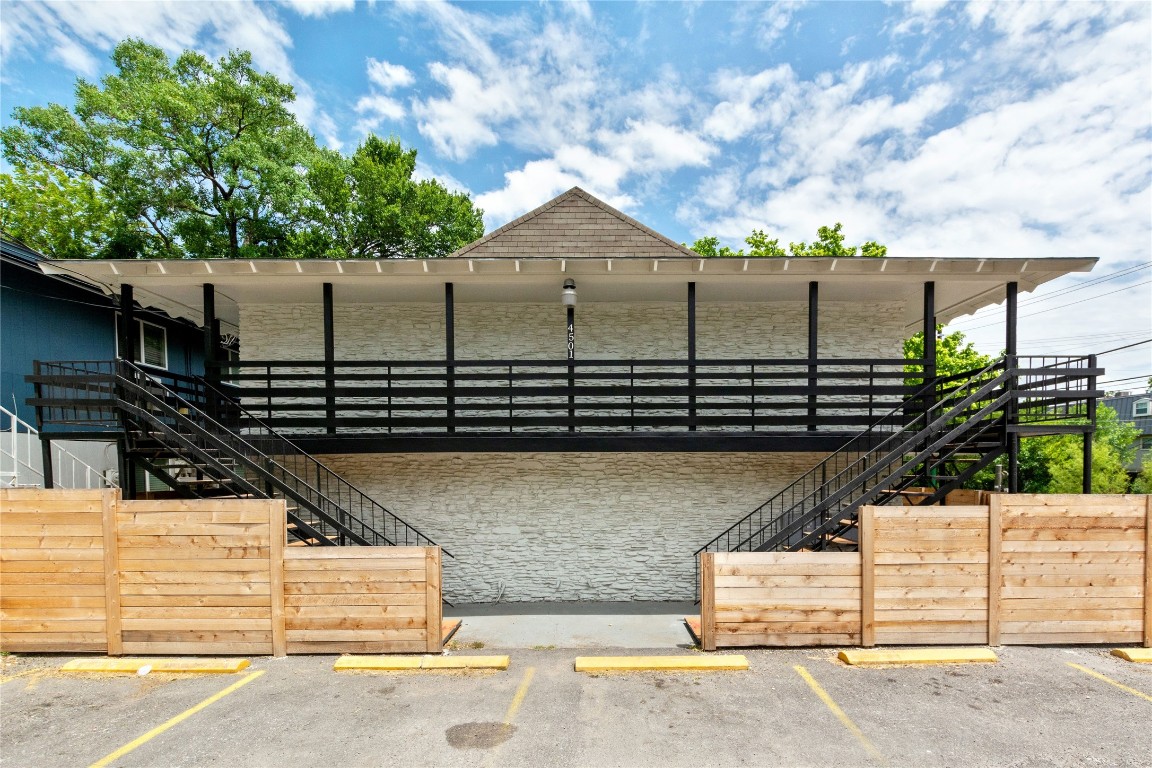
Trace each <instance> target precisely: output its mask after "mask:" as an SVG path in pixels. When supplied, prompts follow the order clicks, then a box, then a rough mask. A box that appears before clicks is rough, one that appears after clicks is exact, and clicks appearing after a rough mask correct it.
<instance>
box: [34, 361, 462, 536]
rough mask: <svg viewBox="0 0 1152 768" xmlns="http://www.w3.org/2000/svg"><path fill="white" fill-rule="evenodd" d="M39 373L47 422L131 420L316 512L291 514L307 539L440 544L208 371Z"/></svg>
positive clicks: (262, 490) (248, 483) (251, 489)
mask: <svg viewBox="0 0 1152 768" xmlns="http://www.w3.org/2000/svg"><path fill="white" fill-rule="evenodd" d="M29 379H30V380H32V381H34V382H35V383H36V384H37V397H36V398H33V399H32V400H31V401H30V402H31V403H32V404H33V405H35V406H36V408H37V414H38V419H39V420H40V422H41V428H43V424H44V423H46V422H55V423H60V424H69V425H83V426H89V427H91V426H104V427H113V426H116V427H121V426H122V424H121V421H122V419H123V418H124V417H128V418H129V419H130V420H131V421H132V422H133V424H135V425H136V426H137V427H138V428H140V429H142V430H146V431H147V432H148V434H149V435H151V436H152V437H154V438H155V439H157V440H158V441H159V442H160V443H161V444H163V445H164V446H165V447H166V449H167V450H170V451H171V452H172V453H174V454H176V455H178V456H180V457H181V458H182V459H183V460H185V461H188V462H189V463H193V464H195V465H197V466H198V467H201V468H202V469H203V470H204V471H205V472H206V474H208V475H210V476H211V477H212V479H214V480H217V481H219V482H220V483H221V484H224V485H227V486H230V487H232V488H234V489H235V490H236V491H238V492H241V493H246V494H250V495H254V496H260V497H265V498H268V497H272V496H274V495H280V496H283V497H285V498H287V499H289V501H291V502H294V503H295V504H297V505H299V507H300V508H301V509H306V510H307V511H308V512H309V513H311V516H312V517H313V518H315V519H313V520H311V521H310V520H306V519H305V517H304V516H303V515H297V514H293V513H292V512H291V511H290V512H289V516H290V518H292V520H293V522H295V523H296V528H295V530H294V533H295V535H296V536H297V538H300V539H302V540H304V541H307V542H309V543H316V544H332V543H354V544H384V545H401V546H437V545H436V544H435V542H433V541H432V540H431V539H429V538H428V537H427V536H425V535H424V534H423V533H421V532H420V531H419V530H417V529H416V528H414V527H413V526H411V525H409V524H407V523H406V522H404V521H403V520H401V519H400V518H399V517H397V516H396V515H394V514H393V513H392V512H390V511H389V510H387V509H386V508H385V507H383V506H382V505H380V504H379V503H378V502H376V501H375V500H373V499H372V498H371V497H369V496H367V494H365V493H363V492H362V491H360V490H359V489H357V488H356V487H355V486H353V485H352V484H351V483H348V482H347V481H346V480H344V479H343V478H341V477H340V476H339V475H337V474H336V473H334V472H332V471H331V470H330V469H328V468H327V467H325V466H324V465H323V464H321V463H320V462H319V461H317V460H316V459H315V458H313V457H312V456H310V455H308V454H307V453H305V452H304V451H302V450H301V449H300V448H299V447H297V446H296V445H295V444H293V443H292V442H291V441H289V440H287V439H286V438H284V437H283V436H281V435H279V434H278V433H276V432H275V431H274V430H272V429H271V428H269V427H268V426H267V425H265V424H264V423H263V422H261V421H260V420H259V419H258V418H256V417H255V416H253V415H252V414H250V413H248V412H247V411H245V410H244V409H243V408H242V407H241V406H240V404H239V403H238V402H237V400H236V397H235V392H231V393H230V392H227V391H225V390H224V389H221V388H216V387H214V386H211V385H209V384H208V382H207V381H205V380H204V379H202V378H200V377H188V376H180V375H178V374H170V373H168V372H166V371H159V370H157V371H152V370H148V369H145V368H142V367H140V366H137V365H135V364H133V363H130V362H128V361H125V360H115V361H78V362H44V363H41V362H38V363H37V364H36V367H35V372H34V375H33V376H30V377H29ZM225 422H227V423H225ZM445 554H447V555H449V557H451V554H450V553H448V552H445Z"/></svg>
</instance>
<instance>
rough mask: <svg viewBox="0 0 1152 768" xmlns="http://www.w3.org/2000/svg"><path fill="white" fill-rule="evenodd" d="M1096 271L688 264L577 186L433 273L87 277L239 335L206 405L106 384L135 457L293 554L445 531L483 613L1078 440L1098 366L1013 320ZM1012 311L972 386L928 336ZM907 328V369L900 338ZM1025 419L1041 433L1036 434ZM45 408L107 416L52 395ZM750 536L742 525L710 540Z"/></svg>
mask: <svg viewBox="0 0 1152 768" xmlns="http://www.w3.org/2000/svg"><path fill="white" fill-rule="evenodd" d="M1094 263H1095V260H1094V259H1042V260H1027V261H1025V260H1019V259H1011V258H973V259H951V260H945V259H917V258H896V257H890V258H885V259H864V258H851V259H834V258H828V259H823V258H812V259H792V258H781V259H754V258H753V259H702V258H700V257H699V256H698V255H697V254H695V253H693V252H692V251H690V250H688V249H686V248H684V247H683V246H681V245H678V244H677V243H675V242H673V241H671V240H669V239H668V238H666V237H664V236H662V235H660V234H658V233H656V232H654V231H652V230H651V229H649V228H648V227H645V226H644V225H643V224H641V223H639V222H637V221H635V220H634V219H632V218H630V217H628V216H626V215H625V214H623V213H621V212H620V211H617V210H615V209H613V208H611V207H610V206H608V205H606V204H605V203H603V202H602V201H600V200H597V199H596V198H595V197H593V196H591V195H589V194H587V193H586V192H584V191H582V190H580V189H572V190H570V191H568V192H566V193H564V194H562V195H560V196H559V197H557V198H556V199H554V200H552V201H550V202H548V203H546V204H545V205H543V206H541V207H540V208H537V209H536V210H534V211H531V212H529V213H527V214H525V215H524V216H522V217H520V218H518V219H516V220H515V221H512V222H510V223H508V224H506V225H505V226H503V227H501V228H499V229H497V230H495V231H494V232H492V233H490V234H488V235H487V236H485V237H483V238H481V239H480V240H478V241H476V242H474V243H472V244H470V245H468V246H466V247H465V248H463V249H461V250H460V251H458V252H457V253H455V254H453V256H452V257H449V258H445V259H436V260H421V259H395V260H378V261H323V260H320V261H272V260H263V261H229V260H208V261H202V260H188V261H179V262H157V261H119V262H118V261H108V262H88V263H85V264H83V265H79V266H77V267H73V268H75V269H78V270H79V271H81V272H82V273H83V275H84V276H85V277H86V278H87V279H88V280H91V281H93V282H94V283H100V284H106V285H108V286H110V288H111V289H112V290H114V291H116V292H118V293H119V294H120V295H121V296H122V297H133V296H135V298H136V299H138V300H139V301H140V302H141V303H143V304H146V305H152V306H161V307H163V306H181V307H193V306H195V305H196V304H197V302H200V306H201V307H202V310H201V311H200V313H199V314H198V316H197V317H198V320H199V322H201V323H202V324H203V325H204V326H205V327H207V328H211V327H212V326H213V322H214V320H219V321H222V322H224V323H227V324H229V325H234V326H235V327H237V328H238V333H239V335H240V338H241V344H240V359H239V360H238V361H229V362H224V361H222V360H221V353H220V351H219V350H218V349H210V350H209V360H208V363H207V367H208V370H209V377H208V379H209V381H208V382H207V388H205V389H202V390H199V389H198V390H197V391H195V392H193V393H191V394H190V395H189V400H188V402H187V403H181V404H179V408H177V407H175V406H173V405H172V404H171V402H170V399H169V401H167V402H166V401H165V399H164V396H162V395H158V394H157V393H156V392H155V391H154V390H150V389H149V388H150V387H153V384H152V383H151V382H144V381H142V380H141V379H140V377H139V376H138V375H137V374H135V373H133V372H132V371H131V370H128V369H122V374H123V375H121V376H120V377H119V378H118V379H117V381H118V382H120V384H118V386H123V387H124V388H125V389H124V391H126V392H128V396H127V397H128V399H129V400H131V401H133V402H137V403H138V405H137V406H136V410H135V411H133V413H132V414H130V415H131V416H132V418H133V419H135V423H137V424H139V425H142V426H139V427H138V431H139V434H140V435H143V436H144V438H145V439H143V440H142V441H140V443H139V445H140V447H139V449H138V450H135V451H131V450H130V457H131V458H134V460H139V461H142V462H145V463H148V462H150V461H152V460H153V459H154V458H155V457H156V456H158V455H160V454H159V453H158V445H159V444H161V443H162V444H163V445H165V446H168V448H169V449H170V450H172V451H181V450H182V451H184V452H185V453H184V454H182V455H186V456H191V455H192V454H191V453H190V452H192V451H193V450H194V449H195V450H201V448H203V447H204V446H208V448H209V449H210V453H207V454H204V455H199V454H197V456H199V458H195V457H193V458H194V459H195V460H196V461H197V462H198V464H197V466H198V467H200V469H201V470H203V472H204V473H206V474H208V475H213V476H215V475H227V477H228V478H231V482H234V483H235V484H236V487H237V488H238V489H240V490H242V491H243V492H247V493H260V492H261V491H262V489H264V488H265V487H267V488H268V489H269V492H273V491H275V492H276V493H281V494H283V495H286V496H287V497H289V499H291V500H294V501H295V502H296V503H297V504H298V505H299V509H298V511H297V512H290V520H291V521H292V530H293V531H294V533H295V534H296V535H297V537H298V538H299V539H300V541H301V542H309V543H328V541H341V542H343V541H348V542H358V541H359V542H367V543H373V542H386V543H404V542H406V541H407V542H413V543H414V542H423V541H427V540H432V541H435V542H437V543H439V544H441V545H442V546H444V547H445V548H446V550H447V551H448V552H450V553H451V554H452V555H453V558H452V559H450V560H448V561H447V562H446V568H445V570H446V574H445V595H446V597H447V599H449V600H451V601H464V602H493V601H501V600H508V601H543V600H670V599H685V598H690V597H691V596H692V595H693V594H694V589H695V587H694V567H695V566H694V560H695V558H694V557H693V552H694V551H695V550H696V549H698V548H699V547H700V546H701V545H703V544H705V543H706V542H709V540H713V542H714V545H715V546H719V544H716V542H717V541H720V542H722V543H723V545H724V546H731V547H737V548H740V547H769V546H772V547H775V546H791V547H796V546H808V545H812V546H822V545H823V542H824V541H826V540H829V537H831V538H835V537H836V536H839V534H840V533H846V530H841V529H844V528H846V527H850V525H851V521H852V520H853V519H854V517H853V512H852V509H854V507H852V505H853V504H855V505H858V504H859V503H864V502H867V501H868V500H876V499H877V498H879V497H878V496H877V494H880V493H886V494H895V493H900V492H902V489H904V488H906V487H907V486H909V485H910V484H914V485H924V483H925V482H938V483H942V484H941V485H940V491H941V492H943V491H944V490H945V486H946V485H947V484H948V482H950V481H942V480H940V479H939V475H940V472H941V470H942V468H944V467H945V462H946V460H956V459H958V458H960V457H962V456H963V457H968V459H969V464H968V465H967V466H969V468H971V467H975V469H978V468H979V467H981V466H986V465H987V463H989V462H990V461H991V460H993V459H994V458H996V457H998V456H1001V455H1003V454H1005V453H1007V454H1008V455H1009V459H1010V461H1011V460H1013V459H1014V457H1015V451H1016V449H1017V447H1018V439H1019V436H1020V435H1022V434H1027V433H1029V430H1030V429H1031V430H1032V431H1034V432H1039V431H1041V430H1046V431H1047V432H1051V431H1052V430H1058V431H1059V430H1065V431H1077V432H1085V431H1090V430H1091V425H1089V426H1087V427H1085V426H1084V425H1083V424H1076V425H1071V424H1069V425H1061V426H1059V427H1051V426H1050V423H1051V421H1052V418H1051V407H1050V406H1051V405H1052V404H1053V403H1059V404H1062V405H1063V406H1067V409H1068V413H1069V415H1073V416H1075V415H1084V414H1085V413H1087V410H1086V408H1087V406H1086V403H1087V402H1088V400H1089V399H1091V397H1092V396H1093V394H1092V392H1093V388H1094V384H1091V380H1090V377H1091V375H1092V372H1093V371H1096V372H1097V373H1098V372H1099V371H1097V370H1096V369H1095V368H1094V361H1089V360H1087V359H1083V358H1077V359H1076V361H1075V362H1074V361H1064V362H1054V361H1055V359H1054V358H1049V359H1048V360H1049V362H1048V363H1045V364H1044V366H1042V367H1041V368H1037V369H1032V368H1029V367H1028V365H1026V364H1024V363H1023V362H1021V361H1020V360H1019V359H1017V358H1016V357H1015V353H1016V349H1015V303H1016V296H1017V293H1018V291H1019V290H1024V291H1028V290H1032V289H1034V288H1035V287H1036V286H1038V285H1040V284H1041V283H1044V282H1046V281H1048V280H1052V279H1054V278H1056V277H1059V276H1061V275H1063V274H1067V273H1069V272H1086V271H1088V270H1090V269H1091V268H1092V266H1093V264H1094ZM70 266H71V265H70ZM46 269H47V270H48V271H53V270H54V269H55V266H54V265H49V266H48V267H46ZM1001 301H1007V302H1008V305H1009V323H1008V325H1007V328H1006V348H1007V349H1008V350H1009V352H1010V353H1011V354H1012V355H1013V357H1012V358H1010V359H1009V360H1008V361H1007V362H1004V363H1001V364H1000V365H999V367H998V368H996V369H995V370H992V371H991V372H985V374H986V375H985V376H984V377H983V378H981V377H975V378H973V379H971V380H966V379H963V378H962V379H953V380H945V379H939V378H938V377H937V376H936V372H935V333H934V329H935V324H936V323H937V322H941V323H943V322H947V321H949V320H951V319H952V318H955V317H958V316H960V315H964V314H967V313H970V312H973V311H975V310H977V309H979V308H980V307H983V306H987V305H989V304H995V303H999V302H1001ZM922 329H927V330H928V334H927V335H928V337H929V339H930V343H929V345H928V349H927V350H926V353H925V359H923V360H918V361H911V362H912V363H913V364H915V365H916V366H918V370H919V373H918V374H917V375H916V376H915V377H914V378H912V379H909V377H908V374H907V373H906V372H905V365H906V364H908V363H909V361H906V360H904V359H903V356H902V343H903V341H904V339H905V338H907V337H908V336H910V335H911V334H913V333H915V332H916V331H918V330H922ZM206 338H207V340H208V342H209V345H210V346H211V345H212V344H214V343H215V341H216V339H217V335H216V334H210V335H209V336H208V337H206ZM1053 366H1065V368H1062V369H1061V372H1060V376H1061V378H1060V380H1061V381H1062V382H1064V383H1065V384H1067V385H1068V386H1066V387H1065V388H1064V389H1062V390H1061V392H1059V393H1057V392H1050V391H1048V390H1047V389H1046V388H1045V385H1044V381H1045V379H1044V377H1045V376H1047V375H1048V374H1047V373H1045V372H1047V371H1050V370H1054V368H1053ZM1073 369H1075V370H1073ZM124 371H127V372H126V373H125V372H124ZM45 381H47V380H45ZM57 381H58V383H59V382H63V383H59V386H58V387H57V389H56V390H54V392H53V396H54V397H55V398H56V400H55V401H54V402H56V403H63V402H65V401H67V400H68V399H69V398H74V399H76V400H77V401H79V400H80V399H84V398H85V397H88V395H84V394H83V393H85V392H89V391H90V390H89V389H85V387H89V386H90V385H88V384H85V383H84V380H83V377H80V376H75V377H72V378H68V377H67V376H65V377H63V378H59V379H58V380H57ZM1025 381H1027V382H1031V383H1030V384H1028V385H1027V386H1026V387H1025V386H1024V385H1023V384H1021V383H1022V382H1025ZM925 382H926V383H925ZM1037 382H1039V383H1037ZM1069 382H1072V383H1069ZM214 383H218V384H219V385H220V386H221V387H223V389H222V390H219V391H218V390H217V389H214V388H213V387H212V386H211V385H213V384H214ZM1075 383H1078V385H1074V384H1075ZM1017 384H1020V386H1021V389H1022V390H1023V389H1029V391H1030V392H1031V394H1029V395H1027V396H1025V395H1023V394H1021V393H1020V391H1015V390H1014V387H1016V386H1017ZM229 385H230V386H232V387H234V389H228V386H229ZM46 386H47V385H46ZM225 395H229V396H230V397H232V396H234V397H235V398H236V399H238V400H239V402H240V403H241V404H242V405H243V407H244V408H245V409H247V411H248V413H241V412H239V411H238V410H236V409H235V406H234V405H233V406H231V408H232V410H230V406H229V404H228V403H224V404H222V403H221V402H220V400H221V398H222V397H224V396H225ZM1040 395H1045V396H1047V397H1048V399H1046V400H1044V405H1035V407H1034V408H1032V409H1030V408H1029V407H1028V402H1032V401H1029V400H1028V398H1039V397H1040ZM123 398H124V396H123V395H122V399H123ZM133 398H134V400H133ZM195 398H199V399H198V400H197V399H195ZM88 399H89V401H90V397H89V398H88ZM1010 401H1011V403H1014V405H1011V407H1009V405H1010ZM1035 402H1039V400H1036V401H1035ZM953 407H955V410H948V409H950V408H953ZM190 408H192V409H204V410H205V411H206V412H207V413H210V414H215V416H214V417H213V418H212V419H211V420H209V419H206V418H205V419H198V418H195V417H194V418H191V419H188V418H186V415H187V414H186V412H187V411H188V410H189V409H190ZM180 409H183V410H180ZM1040 411H1043V412H1044V414H1045V422H1046V424H1048V425H1049V426H1045V427H1039V426H1029V425H1028V424H1027V422H1028V418H1027V416H1028V414H1030V413H1036V412H1040ZM150 413H162V415H163V418H162V419H161V420H157V419H155V418H153V416H151V415H150ZM1006 413H1009V414H1010V416H1006V415H1005V414H1006ZM961 417H963V418H964V419H967V421H966V422H965V426H964V428H963V430H958V429H957V430H954V429H952V427H951V426H950V425H952V424H954V423H956V419H957V418H961ZM969 417H970V418H969ZM46 418H47V419H48V420H49V421H53V422H55V423H71V424H77V423H85V424H87V425H88V426H89V427H90V428H93V429H96V428H98V427H99V426H100V425H101V424H103V427H104V428H107V427H109V426H110V425H114V422H115V420H114V419H113V418H112V411H111V410H107V411H106V412H105V417H102V418H103V421H101V418H95V417H91V416H87V417H85V416H83V415H81V414H79V411H78V410H77V409H76V408H71V409H69V408H67V407H60V408H58V409H57V410H55V411H52V410H50V409H49V411H48V412H47V414H46ZM145 422H147V423H146V424H145ZM220 425H224V426H226V427H227V430H226V434H225V433H224V432H219V431H216V430H217V426H220ZM946 427H947V428H946ZM272 430H275V432H277V433H279V434H281V435H284V436H286V437H287V438H289V440H290V444H287V443H284V442H278V441H279V438H277V437H275V436H274V435H272ZM130 433H131V430H130ZM241 438H242V439H243V440H244V441H246V442H245V445H247V444H248V443H251V444H252V446H254V448H243V450H239V451H237V452H235V453H234V454H232V453H230V454H228V455H229V457H230V458H229V461H235V462H238V463H239V464H240V465H242V466H243V467H244V468H245V470H244V472H233V471H232V470H231V469H229V467H228V466H226V465H225V464H223V463H221V461H220V459H219V456H220V455H221V453H222V452H226V451H228V450H231V449H232V448H233V447H235V446H236V445H239V441H240V440H241ZM905 438H907V439H905ZM130 439H133V438H131V434H130ZM259 440H264V441H266V442H263V443H259ZM1089 444H1090V443H1089V442H1088V441H1086V445H1089ZM188 446H193V447H188ZM196 446H199V447H196ZM260 446H264V447H260ZM890 446H898V447H899V451H896V452H893V451H892V450H889V447H890ZM256 448H259V450H256ZM1086 450H1090V449H1088V448H1086ZM881 451H887V452H888V453H890V454H891V456H888V458H886V459H884V460H883V461H879V460H878V461H872V460H871V459H869V460H868V461H867V462H866V463H867V467H864V466H863V465H862V464H860V462H859V460H860V459H861V457H864V458H867V457H869V456H870V455H872V454H873V453H875V454H876V455H877V456H878V457H879V456H880V454H879V453H877V452H881ZM288 454H291V455H290V456H289V455H288ZM885 455H887V454H885ZM905 456H911V457H916V456H919V459H918V460H917V461H916V462H915V463H914V466H913V465H909V466H903V464H907V462H905V461H904V460H903V458H904V457H905ZM253 457H256V458H253ZM190 460H192V459H190ZM273 460H274V461H273ZM854 462H855V463H854ZM898 465H899V466H898ZM953 465H955V461H953V464H950V465H949V466H953ZM269 468H270V469H269ZM881 470H883V472H882V473H881ZM913 470H915V471H913ZM955 471H957V472H961V471H962V470H955ZM963 471H967V470H963ZM973 471H974V470H973ZM806 473H807V474H806ZM917 473H919V474H917ZM255 475H258V477H259V480H258V481H257V480H254V479H253V477H254V476H255ZM801 476H803V478H804V479H803V480H802V481H800V482H797V478H798V477H801ZM312 477H315V480H314V481H313V480H311V479H309V478H312ZM917 477H919V478H920V480H919V481H918V482H914V481H916V480H917ZM927 477H932V478H935V479H933V480H925V479H924V478H927ZM341 478H342V480H341ZM955 479H956V482H959V481H961V480H962V479H963V478H960V477H959V476H957V477H956V478H955ZM345 481H346V483H347V485H346V486H345V485H344V484H342V483H344V482H345ZM305 486H307V487H305ZM929 495H930V494H929ZM341 498H342V499H347V503H344V502H338V501H337V499H341ZM765 499H770V500H772V501H770V502H769V504H768V505H765V504H764V502H765ZM841 502H843V504H842V503H841ZM789 504H791V506H789ZM797 505H799V506H797ZM750 510H756V511H755V512H753V515H752V516H750V517H747V518H746V516H748V513H749V511H750ZM773 510H775V511H773ZM789 510H791V511H789ZM796 510H802V511H803V514H802V515H801V514H800V513H799V512H797V511H796ZM309 511H310V512H311V514H310V515H309V514H305V513H306V512H309ZM756 515H759V517H756ZM306 518H310V519H306ZM742 518H746V521H745V522H744V523H741V524H740V525H741V526H747V527H748V535H743V534H740V533H739V531H740V530H741V528H740V526H735V527H733V528H731V529H730V530H729V531H728V532H727V533H725V534H724V535H725V536H727V537H728V539H727V540H725V539H723V537H721V539H717V538H716V536H717V534H718V533H721V532H723V531H725V530H726V529H729V527H730V526H732V524H733V523H734V522H735V521H737V520H741V519H742ZM773 526H775V527H773ZM733 531H735V533H733ZM813 536H816V537H819V538H818V539H816V538H812V537H813ZM733 537H735V538H733ZM782 537H783V538H782ZM813 542H816V543H815V544H813Z"/></svg>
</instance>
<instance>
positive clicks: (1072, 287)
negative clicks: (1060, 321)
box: [1019, 261, 1152, 307]
mask: <svg viewBox="0 0 1152 768" xmlns="http://www.w3.org/2000/svg"><path fill="white" fill-rule="evenodd" d="M1149 267H1152V261H1148V262H1144V263H1143V264H1137V265H1136V266H1134V267H1127V268H1125V269H1121V270H1118V271H1116V272H1112V273H1111V274H1107V275H1101V276H1100V277H1098V278H1096V279H1094V280H1088V281H1087V282H1083V283H1077V284H1076V285H1070V286H1068V287H1067V288H1061V289H1060V290H1057V291H1053V292H1052V293H1046V294H1044V295H1043V296H1033V297H1030V298H1027V299H1024V301H1021V302H1020V304H1019V306H1021V307H1023V306H1024V305H1026V304H1035V303H1037V302H1041V301H1048V300H1049V299H1054V298H1056V297H1058V296H1062V295H1063V294H1065V293H1072V292H1073V291H1079V290H1080V289H1082V288H1091V287H1092V286H1094V285H1099V284H1100V283H1107V282H1110V281H1112V280H1116V279H1118V278H1121V277H1124V276H1125V275H1129V274H1131V273H1133V272H1139V271H1140V270H1142V269H1148V268H1149Z"/></svg>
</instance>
